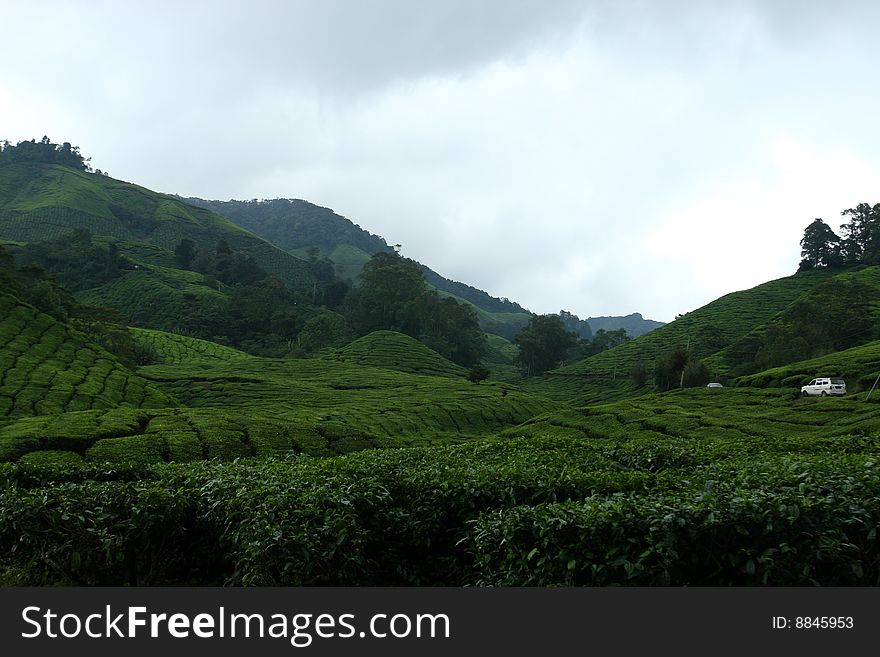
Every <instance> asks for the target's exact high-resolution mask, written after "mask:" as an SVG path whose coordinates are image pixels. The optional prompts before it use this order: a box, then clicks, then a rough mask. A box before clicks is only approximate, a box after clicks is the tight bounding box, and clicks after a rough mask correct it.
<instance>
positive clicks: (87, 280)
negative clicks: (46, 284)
mask: <svg viewBox="0 0 880 657" xmlns="http://www.w3.org/2000/svg"><path fill="white" fill-rule="evenodd" d="M20 260H21V264H22V265H25V266H37V267H41V268H43V269H45V270H46V271H47V272H49V273H50V274H52V275H54V276H55V277H57V279H58V281H59V282H60V283H61V284H62V285H63V286H64V287H65V288H67V289H68V290H70V291H72V292H78V291H81V290H87V289H89V288H92V287H97V286H99V285H103V284H104V283H107V282H109V281H111V280H113V279H114V278H118V277H119V276H121V275H122V274H123V273H124V272H125V271H126V270H130V269H132V268H133V264H132V263H130V262H129V261H127V260H126V259H125V258H124V257H123V256H122V255H121V254H120V253H119V249H118V247H117V246H116V245H115V244H113V243H110V244H109V245H108V246H106V247H103V246H99V245H97V244H95V243H94V241H93V239H92V235H91V233H90V232H89V231H88V230H87V229H85V228H79V229H77V230H75V231H73V232H72V233H69V234H67V235H64V236H62V237H59V238H57V239H54V240H49V241H45V242H32V243H30V244H28V245H27V246H25V247H24V248H23V249H22V250H21V256H20Z"/></svg>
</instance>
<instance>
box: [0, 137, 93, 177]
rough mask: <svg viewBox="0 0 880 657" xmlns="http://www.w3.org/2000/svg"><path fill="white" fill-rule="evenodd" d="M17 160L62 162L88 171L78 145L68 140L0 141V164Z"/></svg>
mask: <svg viewBox="0 0 880 657" xmlns="http://www.w3.org/2000/svg"><path fill="white" fill-rule="evenodd" d="M19 162H35V163H40V164H63V165H64V166H68V167H73V168H75V169H82V170H83V171H90V170H91V169H90V168H89V165H88V160H87V159H86V158H84V157H83V156H82V155H80V152H79V147H77V146H71V145H70V143H69V142H64V143H63V144H60V145H59V144H53V143H52V142H51V141H49V138H48V137H43V138H42V139H41V140H40V141H37V140H35V139H31V140H30V141H20V142H18V143H17V144H15V145H14V146H13V145H12V144H10V143H9V142H8V141H4V142H0V166H3V165H4V164H12V163H19Z"/></svg>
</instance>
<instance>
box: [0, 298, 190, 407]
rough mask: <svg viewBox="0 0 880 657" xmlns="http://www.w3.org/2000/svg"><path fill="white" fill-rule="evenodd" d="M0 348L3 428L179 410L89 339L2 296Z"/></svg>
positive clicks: (45, 315)
mask: <svg viewBox="0 0 880 657" xmlns="http://www.w3.org/2000/svg"><path fill="white" fill-rule="evenodd" d="M0 344H2V345H3V348H2V349H0V377H2V378H0V422H2V421H3V420H7V419H10V418H17V417H27V416H33V415H52V414H56V413H61V412H64V411H75V410H85V409H92V408H97V409H100V408H104V409H108V408H113V407H116V406H132V407H135V408H158V407H163V406H172V405H175V404H176V402H175V401H174V400H173V399H172V398H171V397H169V396H168V395H166V394H163V393H162V392H160V391H159V390H158V389H156V387H155V386H152V385H150V384H148V383H147V381H145V380H144V379H143V378H142V377H140V376H137V375H135V374H134V373H133V372H131V371H130V370H128V369H126V368H125V367H123V366H122V365H121V364H120V363H119V362H118V360H117V359H116V358H115V357H114V356H112V355H111V354H110V353H108V352H107V351H105V350H104V349H102V348H101V347H99V346H98V345H96V344H94V343H91V342H90V341H89V340H88V339H87V338H86V337H85V336H83V335H81V334H77V333H76V332H75V331H73V330H72V329H70V328H69V327H68V326H67V325H65V324H62V323H61V322H59V321H57V320H56V319H54V318H52V317H50V316H49V315H47V314H45V313H42V312H40V311H39V310H37V309H35V308H34V307H32V306H30V305H28V304H25V303H23V302H20V301H18V300H17V299H16V298H14V297H11V296H9V295H7V294H2V293H0Z"/></svg>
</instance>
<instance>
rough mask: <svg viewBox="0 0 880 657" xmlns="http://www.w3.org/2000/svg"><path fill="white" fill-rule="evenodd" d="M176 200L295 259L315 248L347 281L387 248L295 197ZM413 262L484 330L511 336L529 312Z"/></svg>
mask: <svg viewBox="0 0 880 657" xmlns="http://www.w3.org/2000/svg"><path fill="white" fill-rule="evenodd" d="M182 200H184V201H186V202H187V203H192V204H193V205H198V206H200V207H203V208H206V209H208V210H211V211H212V212H216V213H217V214H219V215H222V216H224V217H226V218H227V219H229V220H230V221H232V222H234V223H236V224H238V225H239V226H241V227H242V228H246V229H248V230H250V231H253V232H254V233H256V234H257V235H259V236H260V237H262V238H264V239H266V240H268V241H269V242H272V243H273V244H274V245H275V246H277V247H279V248H281V249H284V250H285V251H288V252H290V253H294V254H296V255H298V256H300V257H303V256H305V255H306V254H307V252H308V250H309V249H311V248H316V249H318V250H319V252H320V253H321V254H322V255H324V256H326V257H328V258H330V260H332V261H333V263H334V265H335V266H336V273H337V275H339V276H340V277H343V278H347V279H349V280H354V279H355V278H357V275H358V274H359V273H360V270H361V268H362V267H363V265H364V263H366V262H367V260H369V259H370V257H372V256H373V255H374V254H376V253H378V252H382V251H385V252H390V251H392V250H393V247H391V246H389V245H388V243H387V242H386V240H385V239H384V238H383V237H380V236H379V235H374V234H373V233H370V232H368V231H366V230H364V229H363V228H361V227H360V226H358V225H357V224H356V223H354V222H352V221H351V220H349V219H347V218H345V217H343V216H341V215H338V214H336V213H335V212H333V210H331V209H329V208H324V207H321V206H318V205H315V204H313V203H309V202H308V201H303V200H301V199H272V200H262V201H257V200H252V201H235V200H232V201H209V200H205V199H200V198H195V197H193V198H186V199H182ZM419 265H420V267H422V273H423V274H424V277H425V281H427V283H428V284H429V285H431V286H433V287H434V288H436V289H437V290H439V291H440V292H443V293H446V294H449V295H451V296H454V297H456V298H457V299H460V300H464V301H467V302H469V303H470V304H472V305H473V306H475V307H476V308H477V311H478V313H477V314H478V315H479V316H480V322H481V325H482V326H483V330H485V331H489V332H492V333H497V334H498V335H503V336H504V337H507V338H512V337H513V336H514V335H515V334H516V333H517V332H519V330H520V329H521V328H522V327H523V326H525V324H526V323H527V322H528V318H529V317H530V316H531V313H530V312H529V311H528V310H527V309H525V308H523V307H522V306H521V305H519V304H518V303H516V302H514V301H510V300H509V299H505V298H498V297H493V296H492V295H490V294H488V293H487V292H484V291H483V290H480V289H477V288H475V287H473V286H471V285H467V284H465V283H460V282H458V281H454V280H451V279H449V278H446V277H445V276H442V275H441V274H438V273H437V272H436V271H434V270H433V269H431V268H430V267H428V266H427V265H424V264H421V263H419ZM480 311H482V312H480Z"/></svg>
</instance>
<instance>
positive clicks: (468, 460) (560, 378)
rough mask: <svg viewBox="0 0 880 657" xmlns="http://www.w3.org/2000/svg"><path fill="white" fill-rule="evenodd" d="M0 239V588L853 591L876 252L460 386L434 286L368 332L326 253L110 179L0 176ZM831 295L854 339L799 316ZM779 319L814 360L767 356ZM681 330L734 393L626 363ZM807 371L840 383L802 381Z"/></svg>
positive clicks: (869, 458) (877, 480)
mask: <svg viewBox="0 0 880 657" xmlns="http://www.w3.org/2000/svg"><path fill="white" fill-rule="evenodd" d="M255 205H259V204H255ZM327 212H329V211H327ZM337 227H341V228H340V230H342V229H345V230H349V228H350V227H349V226H348V223H345V222H342V223H338V226H337ZM75 228H84V229H87V230H88V231H90V232H91V235H90V236H89V235H88V234H84V235H85V237H83V234H80V236H79V237H77V239H79V240H80V241H79V242H68V241H66V240H64V239H61V240H56V242H53V243H49V242H42V245H40V244H36V245H35V244H34V242H40V241H41V240H47V239H54V238H60V237H63V236H65V235H68V234H70V231H71V230H73V229H75ZM278 228H279V230H282V229H283V231H284V234H285V235H287V236H288V237H291V236H292V237H297V238H298V237H302V235H299V234H298V230H299V229H298V228H297V226H296V225H294V224H287V223H284V224H280V225H279V227H278ZM316 230H317V229H316ZM357 230H358V231H360V229H357ZM361 233H363V231H361ZM361 233H357V234H358V235H360V234H361ZM352 234H355V233H352ZM373 237H375V236H373ZM376 239H378V238H376ZM0 240H2V241H3V243H4V244H7V245H9V253H7V252H6V250H5V249H4V250H2V251H0V256H2V257H0V266H2V271H0V282H4V287H3V290H2V291H0V585H192V584H195V585H246V586H251V585H282V586H299V585H381V586H389V585H452V586H483V585H488V586H509V585H516V586H570V585H575V586H580V585H671V586H694V585H712V586H747V585H748V586H750V585H828V586H837V585H874V586H876V585H880V549H878V542H877V524H878V522H880V405H878V404H875V403H873V401H872V402H870V403H869V402H867V401H866V400H865V395H864V394H862V393H863V391H864V390H866V389H867V388H868V387H869V386H870V384H871V383H873V380H874V378H875V377H876V375H877V373H878V372H880V346H878V345H880V343H878V342H876V341H875V340H876V339H877V337H878V335H877V333H876V329H875V326H876V325H877V320H878V317H880V316H878V312H877V308H878V307H880V305H878V304H880V267H867V266H859V267H853V268H851V269H850V270H847V271H842V270H838V271H832V270H829V269H822V270H814V271H808V272H803V273H800V274H798V275H797V276H792V277H788V278H783V279H780V280H777V281H771V282H769V283H766V284H764V285H760V286H758V287H756V288H753V289H751V290H746V291H743V292H737V293H733V294H730V295H727V296H725V297H722V298H721V299H718V300H717V301H715V302H713V303H710V304H708V305H706V306H704V307H703V308H700V309H697V310H694V311H693V312H690V313H686V314H684V315H682V316H680V317H679V318H677V319H676V320H675V321H674V322H671V323H669V324H667V325H665V326H663V327H662V328H659V329H657V330H655V331H653V332H651V333H648V334H646V335H644V336H641V337H639V338H637V339H635V340H633V341H631V342H628V343H626V344H623V345H621V346H619V347H616V348H613V349H610V350H608V351H606V352H603V353H600V354H598V355H595V356H592V357H591V358H587V359H585V360H582V361H580V362H577V363H573V364H571V365H569V366H567V367H563V368H560V369H557V370H555V371H551V372H549V373H548V374H546V375H544V376H540V377H524V376H523V375H522V373H521V372H520V371H519V370H518V368H517V365H516V360H517V356H518V350H517V347H516V346H515V345H514V344H512V343H511V342H510V341H508V340H506V339H504V338H501V337H498V336H489V337H488V338H487V340H486V342H487V349H486V350H485V352H484V354H483V364H484V365H486V366H488V368H489V369H490V370H491V375H490V376H489V378H488V380H485V381H481V382H472V381H470V380H469V379H468V374H469V372H468V370H467V369H466V368H465V367H462V366H460V365H457V364H455V363H453V362H452V361H450V360H448V359H447V358H444V357H443V356H441V354H440V353H438V352H436V351H433V350H432V349H431V348H429V347H428V346H426V345H431V346H433V347H434V348H436V349H438V350H441V351H443V353H445V354H447V355H450V354H451V356H450V357H453V358H458V356H460V354H461V352H456V351H455V349H452V348H449V349H446V346H450V345H454V344H458V343H452V342H450V343H449V344H448V345H447V343H445V342H444V340H445V339H446V338H447V337H449V336H453V335H454V333H452V332H450V333H447V334H443V335H441V334H440V333H437V334H428V333H427V332H428V331H429V330H433V329H434V328H436V327H439V326H442V325H443V321H440V320H445V319H446V317H440V316H439V315H436V316H435V315H430V314H427V310H430V309H433V308H435V307H436V308H439V307H440V306H438V305H437V304H436V303H434V301H432V300H433V299H434V297H432V296H430V295H426V294H422V293H421V292H418V294H416V295H415V296H413V297H412V298H411V299H409V301H407V302H406V303H401V304H400V305H399V307H395V308H396V309H395V310H394V311H393V312H390V311H389V317H388V318H384V317H383V318H382V321H385V320H386V319H387V322H386V323H383V324H376V325H374V324H369V323H364V317H365V316H366V315H369V314H368V313H367V314H365V313H363V312H360V314H359V309H360V311H363V310H364V308H365V305H364V303H363V302H362V301H358V291H357V290H353V289H352V288H351V287H350V286H349V283H348V282H346V281H341V280H337V279H334V277H333V264H332V263H331V262H326V261H322V260H320V259H319V258H317V257H315V255H314V253H312V254H310V255H309V256H308V258H309V260H304V259H301V258H298V257H295V256H294V255H292V254H290V253H288V252H286V251H283V250H281V249H279V248H276V247H274V246H272V245H271V244H269V243H268V242H265V241H263V240H261V239H260V238H258V237H257V236H256V235H254V234H252V233H250V232H249V231H247V230H244V229H242V228H240V227H238V226H236V225H235V224H233V223H231V222H230V221H228V220H227V219H224V218H222V217H220V216H219V215H216V214H213V213H212V212H210V211H208V210H207V209H203V208H200V207H196V206H193V205H189V204H188V203H185V202H183V201H182V200H181V199H178V198H176V197H171V196H167V195H162V194H156V193H154V192H151V191H149V190H146V189H143V188H141V187H138V186H137V185H133V184H130V183H125V182H122V181H117V180H113V179H111V178H109V177H107V176H102V175H97V174H92V173H88V172H86V171H80V170H77V169H72V168H70V167H65V166H60V165H56V164H51V165H45V164H43V165H37V164H29V163H26V162H25V163H11V164H4V165H3V166H2V167H0ZM185 240H193V241H194V242H195V243H197V249H196V247H194V246H193V245H192V244H190V245H189V246H190V247H192V248H191V249H190V252H189V253H188V252H187V248H186V242H185ZM308 244H311V242H308V243H304V245H300V246H308ZM351 244H354V243H353V242H352V243H351ZM383 244H384V242H383ZM80 245H81V246H80ZM358 248H359V247H358ZM41 249H42V251H41ZM192 249H196V250H195V251H193V250H192ZM327 251H328V252H329V249H327ZM71 252H74V253H71ZM196 252H198V257H199V258H201V264H200V265H199V267H196V268H195V269H194V270H190V269H189V268H188V267H189V266H190V265H192V264H193V263H194V262H195V260H193V258H196ZM41 253H42V256H40V254H41ZM83 253H86V254H87V255H82V254H83ZM365 254H366V251H363V250H360V251H359V252H358V250H357V249H355V247H354V246H351V248H350V249H348V250H347V252H345V253H342V254H340V253H337V256H338V257H339V258H340V261H343V260H344V261H345V262H343V263H342V264H344V265H345V267H348V268H349V269H346V271H349V270H350V271H349V273H351V272H353V271H354V270H355V269H357V268H358V267H360V266H363V262H362V261H363V258H364V257H365ZM37 256H40V257H42V258H43V259H42V260H38V261H37V262H42V263H43V265H42V266H44V267H45V269H46V271H41V270H39V268H38V267H35V266H34V265H33V263H34V262H35V261H34V260H31V261H28V260H27V258H28V257H34V258H36V257H37ZM343 256H345V257H343ZM389 257H390V256H389ZM16 258H22V260H21V261H18V260H16ZM77 258H79V261H77ZM345 258H347V260H346V259H345ZM251 261H252V262H251ZM253 263H256V264H257V265H258V267H250V264H253ZM337 264H340V263H337ZM239 266H240V267H239ZM395 267H397V269H398V270H400V271H399V272H398V275H401V276H404V278H400V279H394V280H402V281H403V282H404V283H406V281H407V279H406V278H405V275H406V272H407V271H409V270H408V269H407V266H404V264H403V263H402V261H401V262H400V263H397V264H396V265H395V264H393V262H391V263H390V266H389V271H392V270H394V268H395ZM230 268H236V269H235V270H236V272H237V274H236V275H235V276H231V275H229V276H227V274H229V273H230V271H231V269H230ZM255 269H259V270H260V272H262V274H261V275H260V277H259V278H255V279H253V280H251V275H253V274H254V270H255ZM47 272H50V273H47ZM199 272H201V273H199ZM267 272H268V274H271V275H272V276H266V275H265V274H266V273H267ZM258 273H259V272H258ZM52 276H58V277H59V280H61V281H62V283H59V281H58V280H55V279H53V278H52ZM63 277H66V278H63ZM417 277H418V272H416V278H417ZM65 280H66V281H68V282H66V283H65V282H64V281H65ZM383 280H384V279H383ZM388 280H390V279H388ZM70 281H72V283H71V282H70ZM361 283H362V287H361V291H360V293H361V295H363V287H364V286H366V283H364V282H363V281H362V282H361ZM410 283H421V284H423V283H424V281H416V280H412V281H410ZM62 284H64V285H67V286H68V288H69V290H73V291H75V294H74V293H71V292H69V291H67V290H65V289H63V288H62V287H61V285H62ZM383 284H384V283H383ZM454 285H458V286H459V287H458V288H456V289H458V290H459V291H461V293H462V294H470V293H473V294H475V295H477V296H478V297H479V296H480V295H483V296H484V297H486V298H489V299H491V298H490V297H488V295H485V293H482V292H480V291H479V290H475V289H473V288H468V287H467V286H463V285H460V284H454ZM399 287H401V288H403V287H405V285H401V286H399ZM411 287H413V289H415V288H416V287H419V286H417V285H415V286H411ZM377 289H379V288H377ZM381 289H382V290H383V295H380V296H379V297H378V298H379V299H380V302H379V303H376V302H371V303H373V305H372V306H366V307H367V309H369V308H371V307H378V306H380V305H382V303H384V301H385V299H386V298H390V297H391V296H393V293H394V292H395V291H396V290H397V289H398V287H395V286H394V285H388V286H386V287H384V288H381ZM419 289H420V288H419ZM462 290H464V291H462ZM347 295H348V296H347ZM838 297H839V298H838ZM363 298H368V297H363ZM475 298H476V297H475ZM480 298H482V297H480ZM835 299H837V300H838V301H839V303H836V305H835V306H834V307H835V313H837V314H836V315H835V318H850V319H852V321H853V322H854V323H853V326H856V328H855V329H852V330H851V331H850V332H849V333H847V331H838V330H837V328H836V327H837V326H838V325H844V324H846V322H844V321H840V322H837V321H835V322H830V323H829V326H827V327H825V329H827V330H825V329H823V330H824V332H817V333H816V335H815V336H812V334H807V333H804V332H803V330H802V329H804V327H805V326H806V327H807V328H809V327H810V326H809V325H810V322H809V321H805V318H806V320H809V318H810V317H812V316H814V315H815V312H814V311H815V309H816V308H821V307H823V304H826V305H827V304H830V303H831V302H834V301H835ZM495 301H497V302H498V304H500V305H498V307H497V308H496V309H497V310H499V311H501V310H505V309H507V308H508V307H509V308H510V309H514V310H515V309H518V308H519V306H517V305H516V304H512V303H511V302H508V301H506V300H495ZM416 302H418V303H416ZM84 304H94V306H86V305H84ZM358 304H360V306H359V305H358ZM419 304H422V305H419ZM432 304H433V305H432ZM96 306H101V308H99V307H96ZM446 307H447V308H449V307H454V304H453V306H446ZM493 307H494V306H493ZM108 308H112V309H115V312H114V311H111V310H109V309H108ZM389 308H391V306H389ZM419 308H422V310H423V311H424V313H423V314H422V315H419V314H418V313H417V312H416V311H418V310H419ZM456 308H457V307H456ZM41 309H42V310H41ZM519 309H520V310H521V308H519ZM853 309H856V310H855V311H854V310H853ZM854 312H855V313H856V314H859V313H860V314H861V315H860V316H858V317H856V316H853V313H854ZM346 313H348V315H346ZM413 313H416V314H413ZM446 314H447V315H448V316H450V317H454V316H455V314H454V313H452V312H450V311H448V310H447V311H446ZM466 314H467V313H464V315H466ZM464 315H463V318H464ZM478 315H479V319H480V320H481V322H482V324H481V325H482V326H483V328H484V329H485V328H486V327H487V326H489V327H491V326H496V327H497V328H498V330H499V332H502V333H503V332H505V331H507V332H509V331H510V330H512V329H513V327H516V326H521V325H522V324H524V323H525V322H527V321H528V319H529V315H527V314H526V313H519V312H490V311H488V310H485V309H479V311H478ZM401 317H404V319H406V318H408V319H407V321H406V322H403V321H401V319H400V318H401ZM415 320H419V321H415ZM428 320H430V321H428ZM340 321H341V324H342V325H341V326H340ZM847 321H849V320H847ZM359 322H360V323H359ZM395 322H396V323H395ZM493 322H494V324H493ZM123 323H124V324H128V325H134V326H136V327H137V328H126V326H125V325H123ZM466 323H467V322H464V321H462V324H463V325H464V324H466ZM471 324H472V328H473V335H474V341H473V344H477V345H478V343H479V341H480V340H481V339H482V338H481V337H480V333H479V331H478V330H477V325H476V319H473V318H472V319H471ZM322 326H323V327H324V329H321V328H320V327H322ZM306 327H309V329H310V330H309V331H307V330H306ZM316 327H318V328H316ZM377 327H381V328H386V329H387V328H389V327H391V328H396V329H399V330H407V331H409V332H410V334H411V335H412V336H413V337H410V336H409V335H404V334H403V333H400V332H397V331H396V330H375V329H376V328H377ZM502 329H503V330H502ZM322 331H323V332H322ZM371 331H372V332H371ZM221 334H222V335H221ZM193 335H199V336H201V337H202V338H208V339H197V338H195V337H191V336H193ZM303 335H306V336H310V337H309V340H311V341H309V340H306V339H305V338H303V337H302V336H303ZM355 335H360V336H361V337H359V338H357V339H353V338H354V336H355ZM505 335H507V333H505ZM804 335H807V337H809V338H811V340H812V338H813V337H815V340H814V341H812V342H810V341H808V340H807V338H805V337H804ZM774 336H775V337H774ZM792 336H795V337H796V338H797V339H799V340H800V342H802V343H803V344H804V345H806V347H807V348H808V350H809V353H808V354H807V355H808V356H810V358H807V356H806V355H802V356H800V357H798V358H789V359H787V360H785V359H783V360H780V355H781V354H782V355H784V354H785V353H787V352H786V351H785V349H786V348H788V347H789V343H794V342H795V340H794V339H790V338H792ZM428 338H430V339H428ZM450 339H451V338H450ZM854 339H855V340H858V343H853V342H852V340H854ZM99 343H100V344H99ZM221 343H223V344H221ZM346 343H347V344H346ZM230 344H234V345H236V346H237V347H239V348H233V347H231V346H228V345H230ZM101 345H103V346H101ZM340 345H344V346H340ZM854 345H855V346H854ZM682 346H685V348H686V350H687V352H688V355H689V356H694V357H695V358H696V359H700V360H703V361H704V362H705V363H707V364H709V365H710V366H711V367H712V368H713V369H714V371H717V372H720V373H722V374H723V375H724V376H726V377H728V379H729V382H730V383H731V384H732V385H728V386H727V387H724V388H712V389H707V388H702V387H700V388H694V389H676V390H674V391H672V392H667V393H662V394H660V393H656V392H654V389H653V387H652V386H651V385H650V383H648V385H644V383H645V381H644V380H643V381H642V382H641V383H639V382H637V381H636V380H635V379H636V377H631V376H630V372H631V370H632V369H633V367H634V366H638V365H641V366H644V370H643V371H642V372H643V374H645V373H646V372H650V370H651V368H652V367H653V364H654V362H655V359H657V358H658V357H660V356H662V355H663V354H665V353H667V352H669V351H670V350H673V349H676V348H678V347H682ZM850 347H852V348H850ZM444 349H445V350H444ZM746 352H748V358H749V359H751V360H749V361H748V362H747V363H745V364H744V363H743V362H740V361H742V360H743V359H742V358H740V354H745V353H746ZM581 353H584V352H581ZM257 354H260V355H257ZM290 354H296V355H297V356H299V357H297V358H293V357H290ZM266 355H270V356H284V357H273V358H270V357H263V356H266ZM759 356H760V357H759ZM815 356H818V357H815ZM478 359H479V353H478V349H477V348H476V347H475V348H474V351H473V358H470V357H469V358H468V359H466V360H465V359H463V360H461V362H465V363H467V366H468V367H471V366H472V365H474V364H475V362H476V361H477V360H478ZM737 359H739V360H737ZM760 363H765V364H764V365H760ZM126 364H127V365H126ZM477 364H478V363H477ZM745 365H748V368H745V369H743V367H744V366H745ZM771 365H774V366H776V365H779V366H778V367H772V368H771V369H764V368H768V367H770V366H771ZM683 367H684V366H683V365H682V368H683ZM738 368H739V369H738ZM759 369H764V371H760V372H758V370H759ZM479 372H480V369H479V368H476V367H475V368H474V369H473V370H471V373H472V374H473V378H474V379H475V380H476V379H479V378H481V376H480V375H478V374H477V373H479ZM755 372H757V373H755ZM482 374H485V373H484V372H483V373H482ZM741 374H744V375H742V376H738V378H737V376H736V375H741ZM823 374H824V375H843V376H844V377H845V378H846V379H847V383H848V386H849V389H850V391H851V392H854V391H859V394H857V395H856V394H851V395H849V396H847V397H845V398H840V399H838V398H833V399H819V398H810V399H804V398H801V397H800V396H799V395H798V386H799V385H801V384H802V383H804V382H805V381H806V380H809V379H810V378H812V377H814V376H818V375H823ZM647 376H650V374H649V373H648V374H647ZM682 378H683V375H682ZM676 381H677V379H676ZM658 385H661V384H658ZM875 399H876V400H877V401H880V393H878V394H877V396H876V397H875Z"/></svg>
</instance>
